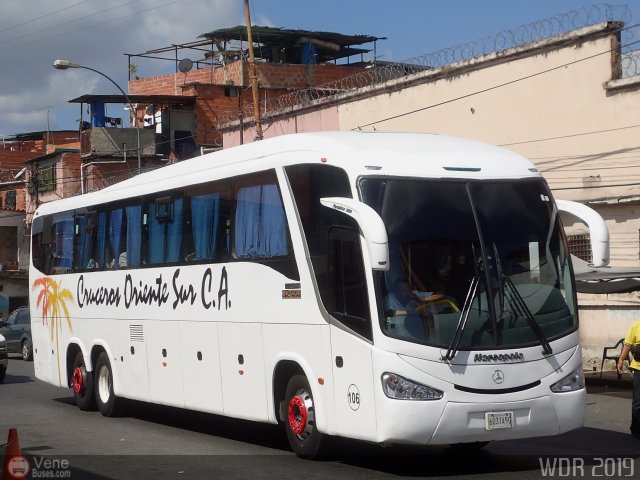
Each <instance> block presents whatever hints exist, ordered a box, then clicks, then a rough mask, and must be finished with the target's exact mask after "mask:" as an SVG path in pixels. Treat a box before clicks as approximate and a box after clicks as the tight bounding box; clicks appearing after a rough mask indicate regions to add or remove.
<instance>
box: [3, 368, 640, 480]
mask: <svg viewBox="0 0 640 480" xmlns="http://www.w3.org/2000/svg"><path fill="white" fill-rule="evenodd" d="M589 392H590V393H589V395H588V409H587V420H586V424H585V427H583V428H582V429H580V430H577V431H574V432H569V433H567V434H564V435H560V436H557V437H548V438H537V439H526V440H514V441H502V442H493V443H492V444H490V445H489V446H487V447H486V448H485V449H484V450H482V451H481V452H478V453H469V452H460V451H458V450H456V449H452V448H449V447H429V448H421V449H413V448H395V447H393V448H381V447H379V446H377V445H368V444H362V443H359V442H351V441H346V440H335V441H334V450H335V452H334V453H333V454H332V455H330V456H329V458H328V459H326V460H323V461H316V462H311V461H305V460H300V459H298V458H297V457H295V456H294V455H293V454H292V453H291V452H290V451H289V449H288V445H287V442H286V438H285V436H284V433H283V432H282V431H281V430H280V429H279V428H277V427H275V426H271V425H262V424H255V423H251V422H245V421H239V420H233V419H227V418H223V417H218V416H215V415H206V414H200V413H196V412H186V411H183V410H178V409H174V408H167V407H159V406H155V405H147V404H140V403H135V404H133V405H132V406H131V409H130V415H129V416H127V417H123V418H105V417H103V416H102V415H100V414H99V413H98V412H82V411H80V410H79V409H78V408H76V407H75V405H74V402H73V395H72V394H71V391H70V390H64V389H59V388H55V387H52V386H50V385H47V384H45V383H43V382H40V381H38V380H35V379H34V375H33V364H32V363H29V362H23V361H22V360H19V359H11V360H10V362H9V369H8V372H7V377H6V379H5V382H4V384H2V385H0V445H2V446H1V447H0V454H4V446H3V444H4V443H5V441H6V440H5V438H6V435H7V434H8V431H9V429H10V428H12V427H15V428H17V429H18V437H19V442H20V447H21V449H22V453H23V455H25V456H27V457H28V458H29V462H30V466H31V470H32V473H36V474H40V475H57V477H58V478H79V479H85V478H96V479H107V478H109V479H120V478H132V479H134V478H135V479H140V478H181V479H186V478H188V479H198V478H212V479H217V478H224V479H271V478H273V479H282V478H288V477H294V476H298V477H302V478H305V479H306V478H308V479H316V478H317V479H322V480H328V479H331V480H339V479H360V478H362V479H369V480H378V479H387V478H394V479H396V478H398V477H410V478H423V477H424V478H447V479H456V478H465V479H466V478H474V479H475V478H483V479H514V480H515V479H518V480H520V479H528V478H538V479H539V478H543V477H545V476H552V477H558V478H567V477H581V478H593V477H596V476H600V477H605V478H607V477H608V478H622V477H625V476H626V475H628V474H630V473H633V474H634V476H635V478H640V460H639V458H640V440H637V439H635V438H633V437H631V436H630V435H629V434H628V425H629V422H630V402H631V391H630V390H626V389H611V388H593V389H591V388H590V389H589ZM554 459H555V461H556V466H557V467H558V468H559V467H563V470H555V471H554V473H553V475H551V472H550V471H546V473H547V475H544V472H543V471H542V469H541V464H540V462H541V461H542V462H543V463H544V464H545V465H546V462H547V461H549V462H553V461H554ZM615 459H619V460H615ZM46 461H49V462H52V463H53V465H51V463H50V464H49V465H46V464H45V463H42V462H46ZM549 465H552V463H551V464H549ZM34 470H35V471H34ZM565 474H566V475H565ZM568 474H571V475H568ZM40 478H43V477H42V476H41V477H40ZM627 478H631V477H629V476H627Z"/></svg>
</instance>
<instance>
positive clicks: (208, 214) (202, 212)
mask: <svg viewBox="0 0 640 480" xmlns="http://www.w3.org/2000/svg"><path fill="white" fill-rule="evenodd" d="M219 220H220V194H219V193H209V194H207V195H196V196H194V197H191V226H192V229H193V244H194V247H195V254H196V258H195V259H196V260H212V259H213V258H215V254H216V242H217V236H218V222H219Z"/></svg>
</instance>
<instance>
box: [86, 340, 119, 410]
mask: <svg viewBox="0 0 640 480" xmlns="http://www.w3.org/2000/svg"><path fill="white" fill-rule="evenodd" d="M93 391H94V396H95V400H96V405H97V406H98V410H100V413H101V414H102V415H104V416H105V417H117V416H119V415H120V414H121V413H122V409H123V399H121V398H118V397H116V396H115V394H114V393H113V371H112V370H111V362H109V356H108V355H107V354H106V352H102V353H101V354H100V355H98V360H97V361H96V365H95V368H94V370H93Z"/></svg>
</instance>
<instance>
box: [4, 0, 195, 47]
mask: <svg viewBox="0 0 640 480" xmlns="http://www.w3.org/2000/svg"><path fill="white" fill-rule="evenodd" d="M135 1H138V0H133V1H131V2H127V3H124V4H121V5H118V6H117V7H111V8H108V9H106V10H102V11H101V12H96V13H92V14H90V15H86V16H84V17H79V18H76V19H74V20H70V21H68V22H64V23H62V24H58V25H55V26H53V27H47V28H46V29H43V30H40V31H39V32H35V33H41V32H43V31H46V30H51V29H52V28H57V27H59V26H60V25H66V24H68V23H72V22H76V21H78V20H82V19H84V18H87V17H92V16H95V15H97V14H99V13H104V12H106V11H108V10H113V9H114V8H119V7H122V6H124V5H128V4H130V3H134V2H135ZM183 1H184V0H173V1H171V2H167V3H163V4H162V5H157V6H154V7H150V8H146V9H144V10H138V11H135V12H133V13H130V14H127V15H122V16H120V17H115V18H112V19H109V20H105V21H104V22H99V23H94V24H93V25H87V26H86V27H81V28H74V29H69V30H65V31H63V32H60V33H58V34H56V35H49V36H47V37H41V38H39V39H36V40H33V41H30V42H25V43H20V44H18V45H12V46H9V47H5V48H0V52H2V51H6V50H11V49H12V48H18V47H25V46H27V45H33V44H36V43H41V42H42V41H43V40H49V39H51V38H56V37H62V36H64V35H69V34H71V33H76V32H80V31H82V30H88V29H95V28H96V27H98V26H100V25H104V24H106V23H111V22H115V21H117V20H122V19H125V18H129V17H133V16H134V15H140V14H141V13H146V12H150V11H152V10H157V9H159V8H164V7H167V6H169V5H173V4H174V3H180V2H183ZM32 35H33V34H30V35H22V36H20V37H15V38H13V39H11V40H8V41H14V40H18V39H21V38H25V37H31V36H32Z"/></svg>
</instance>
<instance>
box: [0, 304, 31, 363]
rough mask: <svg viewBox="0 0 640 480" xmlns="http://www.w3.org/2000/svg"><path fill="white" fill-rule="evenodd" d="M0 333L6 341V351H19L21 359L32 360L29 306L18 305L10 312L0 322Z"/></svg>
mask: <svg viewBox="0 0 640 480" xmlns="http://www.w3.org/2000/svg"><path fill="white" fill-rule="evenodd" d="M0 335H3V336H4V338H5V340H6V341H7V353H19V354H21V355H22V359H23V360H26V361H31V360H33V342H32V341H31V315H30V314H29V307H20V308H17V309H15V310H14V311H13V312H11V314H9V317H7V319H6V320H5V321H4V322H2V323H0Z"/></svg>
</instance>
